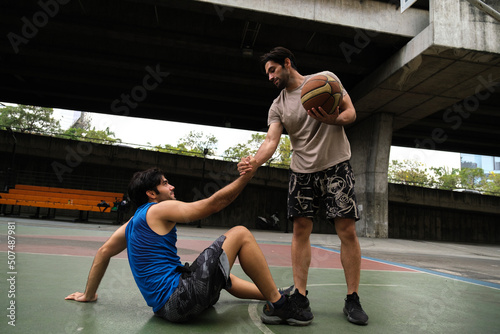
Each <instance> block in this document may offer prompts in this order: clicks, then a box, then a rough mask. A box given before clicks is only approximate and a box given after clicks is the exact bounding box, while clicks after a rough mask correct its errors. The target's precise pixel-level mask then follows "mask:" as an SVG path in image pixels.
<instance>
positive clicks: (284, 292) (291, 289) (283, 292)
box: [278, 284, 295, 296]
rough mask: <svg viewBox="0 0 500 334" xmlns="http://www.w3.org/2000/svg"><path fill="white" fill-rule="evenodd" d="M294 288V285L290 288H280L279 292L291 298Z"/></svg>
mask: <svg viewBox="0 0 500 334" xmlns="http://www.w3.org/2000/svg"><path fill="white" fill-rule="evenodd" d="M294 287H295V286H294V285H293V284H292V285H290V286H289V287H288V288H279V289H278V292H279V293H280V295H282V296H290V294H291V293H292V291H293V288H294Z"/></svg>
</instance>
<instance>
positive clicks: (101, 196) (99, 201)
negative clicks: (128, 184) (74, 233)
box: [0, 184, 123, 221]
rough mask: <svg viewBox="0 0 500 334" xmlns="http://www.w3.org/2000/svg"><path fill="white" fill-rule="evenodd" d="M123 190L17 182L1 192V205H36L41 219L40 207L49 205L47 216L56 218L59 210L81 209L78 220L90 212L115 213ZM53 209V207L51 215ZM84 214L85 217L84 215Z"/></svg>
mask: <svg viewBox="0 0 500 334" xmlns="http://www.w3.org/2000/svg"><path fill="white" fill-rule="evenodd" d="M122 198H123V194H122V193H116V192H104V191H94V190H79V189H66V188H56V187H40V186H31V185H22V184H18V185H16V186H15V187H14V188H12V189H10V190H9V192H8V193H0V204H4V205H12V210H11V213H12V211H13V208H14V206H19V207H21V206H31V207H36V208H37V211H36V214H35V216H34V217H35V218H39V214H40V208H47V209H48V215H47V217H54V216H55V210H56V209H65V210H78V211H79V218H78V221H87V220H88V216H89V212H90V211H93V212H112V208H113V207H114V205H115V203H116V202H120V201H121V200H122ZM51 210H53V212H52V215H51ZM84 213H86V217H85V218H84Z"/></svg>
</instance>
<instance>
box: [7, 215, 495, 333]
mask: <svg viewBox="0 0 500 334" xmlns="http://www.w3.org/2000/svg"><path fill="white" fill-rule="evenodd" d="M116 228H117V227H116V226H109V225H105V224H103V225H96V224H73V223H64V222H55V221H36V220H24V219H16V218H5V217H1V218H0V241H1V245H2V249H0V251H1V252H0V254H1V256H2V258H3V260H1V262H0V263H2V265H1V268H2V274H3V277H4V279H2V280H0V291H1V293H2V297H1V309H2V310H3V316H2V317H1V319H2V321H1V323H0V332H1V333H11V332H12V333H14V332H18V333H107V334H108V333H120V334H123V333H168V332H175V333H285V332H286V333H295V332H296V333H299V332H302V333H304V332H305V333H332V332H338V333H347V332H349V333H454V334H457V333H498V332H499V331H500V317H499V315H500V285H499V284H495V283H491V282H482V281H479V280H473V279H464V277H460V276H453V275H449V274H440V273H437V272H435V271H429V270H428V269H423V268H418V267H416V266H409V265H404V264H400V263H394V262H389V261H381V260H379V259H375V258H363V260H362V273H361V285H360V296H361V302H362V305H363V308H364V309H365V311H366V312H367V313H368V315H369V316H370V320H369V324H368V326H363V327H360V326H356V325H353V324H350V323H348V322H347V320H346V319H345V316H344V315H343V313H342V307H343V299H344V298H345V293H346V287H345V280H344V273H343V271H342V269H341V266H340V260H339V254H338V251H337V249H335V248H334V247H332V248H330V247H328V245H329V244H334V243H335V242H334V241H335V238H336V236H321V240H322V241H323V242H322V245H318V246H315V247H314V248H313V263H312V265H311V269H310V273H309V281H308V289H309V298H310V301H311V307H312V311H313V313H314V315H315V319H314V321H313V323H312V324H311V325H310V326H308V327H291V326H285V325H280V326H270V325H264V324H262V323H261V322H260V318H259V316H260V312H262V306H263V302H257V301H246V300H238V299H236V298H234V297H232V296H231V295H229V294H228V293H227V292H225V291H223V292H222V293H221V298H220V300H219V302H218V303H217V304H216V305H215V306H214V307H213V308H211V309H209V310H207V311H206V312H205V313H203V314H202V316H200V317H199V318H198V319H196V320H195V321H193V322H190V323H186V324H172V323H169V322H167V321H165V320H162V319H159V318H156V317H155V316H154V315H153V313H152V310H151V309H150V308H149V307H148V306H147V305H146V303H145V301H144V299H143V298H142V296H141V294H140V292H139V290H138V289H137V287H136V285H135V282H134V279H133V277H132V274H131V272H130V269H129V266H128V261H127V259H126V254H125V253H123V254H120V255H119V256H117V257H115V258H114V259H113V260H112V261H111V263H110V265H109V267H108V271H107V273H106V275H105V277H104V279H103V281H102V283H101V286H100V288H99V291H98V294H99V300H98V301H97V302H96V303H85V304H83V303H78V302H74V301H66V300H64V297H66V296H67V295H68V294H70V293H72V292H75V291H83V290H84V289H85V283H86V280H87V275H88V272H89V270H90V266H91V264H92V260H93V256H94V255H95V252H96V251H97V249H98V248H99V247H100V245H102V243H103V242H104V241H105V240H106V239H107V238H108V237H109V236H110V235H111V233H112V232H113V231H114V230H115V229H116ZM9 229H10V230H13V231H15V234H13V233H11V237H15V239H12V238H8V234H9ZM224 231H225V230H222V229H213V228H201V229H197V228H195V227H189V226H179V227H178V236H179V242H178V249H179V254H180V256H181V260H182V261H183V262H185V261H187V262H190V261H192V260H193V259H194V258H195V257H196V256H197V255H198V253H199V252H200V251H201V250H202V249H204V248H205V247H206V246H207V245H209V244H210V243H211V242H212V241H213V240H215V239H216V237H217V236H219V235H220V234H222V233H223V232H224ZM255 235H256V238H257V241H258V242H259V244H260V245H261V247H262V249H263V251H264V253H265V255H266V258H267V261H268V264H269V266H270V268H271V272H272V274H273V277H274V279H275V281H276V283H277V285H278V286H289V285H290V284H292V281H293V280H292V270H291V267H290V263H291V262H290V237H291V235H290V234H285V233H276V232H261V231H255ZM9 240H11V241H10V243H9ZM312 242H313V243H314V240H313V241H312ZM385 242H389V243H390V242H391V240H385ZM398 242H399V243H401V244H402V245H403V246H404V242H401V241H398ZM393 244H394V243H393ZM9 245H10V246H13V247H11V249H9V248H7V247H8V246H9ZM325 245H326V246H325ZM362 248H363V247H362ZM9 250H10V251H11V253H9V252H8V251H9ZM493 251H496V252H498V255H499V256H500V247H496V248H493ZM407 256H408V257H411V256H412V254H411V253H409V254H407ZM9 260H10V261H15V262H14V263H13V262H11V263H10V265H13V266H12V267H9V266H10V265H9V262H8V261H9ZM497 261H498V258H497ZM233 273H234V274H236V275H237V276H240V277H244V278H245V277H246V275H245V274H244V273H243V271H242V270H241V267H240V266H239V265H235V266H234V268H233ZM9 308H10V309H9ZM9 323H10V324H9ZM13 325H15V326H13Z"/></svg>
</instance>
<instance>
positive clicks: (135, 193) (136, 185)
mask: <svg viewBox="0 0 500 334" xmlns="http://www.w3.org/2000/svg"><path fill="white" fill-rule="evenodd" d="M162 176H164V173H163V171H162V170H161V169H158V168H150V169H147V170H145V171H142V172H136V173H134V176H132V179H131V180H130V183H129V185H128V196H129V197H130V200H131V201H132V203H134V204H135V205H136V206H138V207H139V206H141V205H143V204H145V203H147V202H149V197H148V195H147V194H146V191H148V190H153V191H154V192H155V193H156V194H158V193H159V192H158V189H157V187H158V186H159V185H160V184H161V181H162Z"/></svg>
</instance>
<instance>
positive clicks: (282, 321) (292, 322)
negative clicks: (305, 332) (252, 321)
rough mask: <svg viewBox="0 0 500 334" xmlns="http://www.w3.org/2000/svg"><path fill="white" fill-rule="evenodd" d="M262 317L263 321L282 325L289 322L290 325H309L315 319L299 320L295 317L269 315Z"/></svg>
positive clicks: (268, 323)
mask: <svg viewBox="0 0 500 334" xmlns="http://www.w3.org/2000/svg"><path fill="white" fill-rule="evenodd" d="M260 319H261V320H262V322H263V323H265V324H266V325H282V324H287V325H290V326H307V325H309V324H310V323H311V322H312V321H313V319H314V318H313V319H311V320H297V319H294V318H289V319H281V318H280V317H277V316H274V317H273V316H268V315H265V314H263V315H261V317H260Z"/></svg>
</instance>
